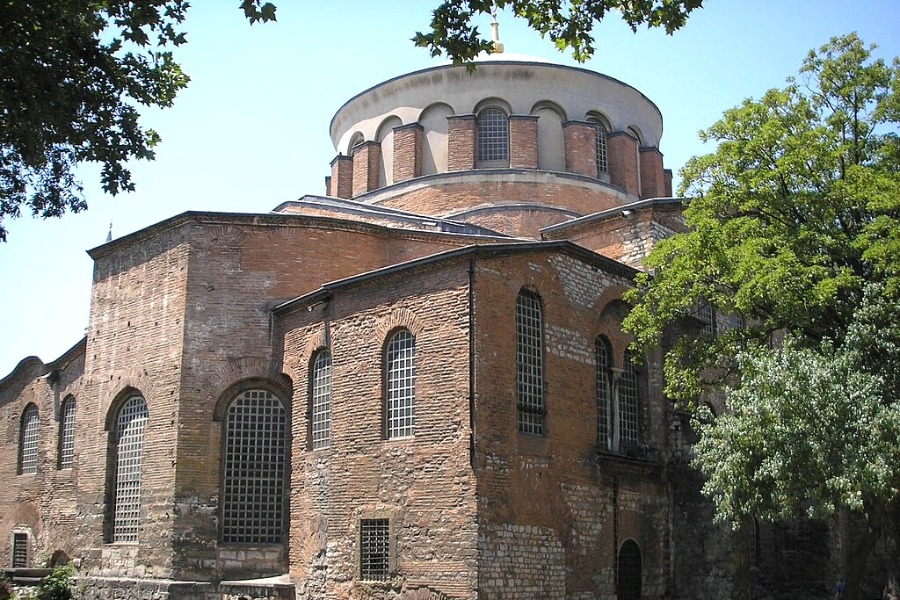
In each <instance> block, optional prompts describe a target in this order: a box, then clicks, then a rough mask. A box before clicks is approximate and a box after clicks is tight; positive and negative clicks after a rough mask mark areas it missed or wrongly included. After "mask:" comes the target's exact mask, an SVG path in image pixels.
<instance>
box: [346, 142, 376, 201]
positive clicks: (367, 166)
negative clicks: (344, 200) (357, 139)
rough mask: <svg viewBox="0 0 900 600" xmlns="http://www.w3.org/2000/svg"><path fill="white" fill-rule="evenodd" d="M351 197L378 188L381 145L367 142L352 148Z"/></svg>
mask: <svg viewBox="0 0 900 600" xmlns="http://www.w3.org/2000/svg"><path fill="white" fill-rule="evenodd" d="M352 158H353V196H354V197H355V196H359V195H360V194H365V193H366V192H370V191H372V190H374V189H377V188H378V169H379V165H380V164H381V143H379V142H376V141H373V140H368V141H365V142H363V143H362V144H360V145H358V146H356V147H355V148H353V157H352Z"/></svg>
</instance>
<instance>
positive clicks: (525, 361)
mask: <svg viewBox="0 0 900 600" xmlns="http://www.w3.org/2000/svg"><path fill="white" fill-rule="evenodd" d="M543 329H544V328H543V317H542V315H541V301H540V299H538V298H537V296H534V295H533V294H528V293H525V292H522V293H520V294H519V297H518V299H517V300H516V391H517V396H518V408H519V410H518V422H519V431H521V432H522V433H534V434H537V435H543V434H544V413H545V408H544V345H543V341H542V339H541V336H542V332H543Z"/></svg>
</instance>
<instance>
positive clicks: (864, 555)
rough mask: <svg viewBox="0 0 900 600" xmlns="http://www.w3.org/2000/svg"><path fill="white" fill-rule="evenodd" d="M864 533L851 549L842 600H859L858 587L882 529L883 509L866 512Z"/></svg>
mask: <svg viewBox="0 0 900 600" xmlns="http://www.w3.org/2000/svg"><path fill="white" fill-rule="evenodd" d="M866 526H867V528H866V533H865V535H863V536H862V537H860V538H859V539H858V540H857V542H856V544H855V545H854V547H853V554H852V555H851V556H850V560H849V561H848V562H847V579H846V584H847V585H846V587H845V588H844V600H859V587H860V584H862V578H863V575H864V574H865V571H866V562H867V561H868V560H869V556H870V555H871V554H872V550H874V549H875V544H876V543H877V542H878V538H880V537H881V531H882V529H883V527H884V507H883V506H876V507H873V508H872V509H871V510H867V511H866Z"/></svg>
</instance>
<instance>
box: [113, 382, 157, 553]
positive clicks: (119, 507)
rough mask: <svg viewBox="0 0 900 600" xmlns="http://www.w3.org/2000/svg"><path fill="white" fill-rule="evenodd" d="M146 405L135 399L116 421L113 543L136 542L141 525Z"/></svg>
mask: <svg viewBox="0 0 900 600" xmlns="http://www.w3.org/2000/svg"><path fill="white" fill-rule="evenodd" d="M147 417H148V413H147V403H146V402H145V401H144V399H143V398H142V397H140V396H132V397H131V398H129V399H128V400H127V401H126V402H125V404H123V405H122V407H121V408H120V409H119V414H118V417H117V418H116V429H115V432H114V439H115V446H114V448H115V456H114V461H113V462H114V473H115V482H114V485H113V490H114V495H113V522H112V541H113V542H128V543H136V542H137V541H138V533H139V531H140V524H141V481H142V472H141V471H142V468H143V463H144V429H145V428H146V426H147Z"/></svg>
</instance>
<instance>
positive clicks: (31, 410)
mask: <svg viewBox="0 0 900 600" xmlns="http://www.w3.org/2000/svg"><path fill="white" fill-rule="evenodd" d="M40 427H41V420H40V417H39V415H38V409H37V406H35V405H34V404H29V405H28V408H26V409H25V413H24V414H23V415H22V433H21V438H20V442H19V473H23V474H25V473H37V463H38V433H39V432H40Z"/></svg>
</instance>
